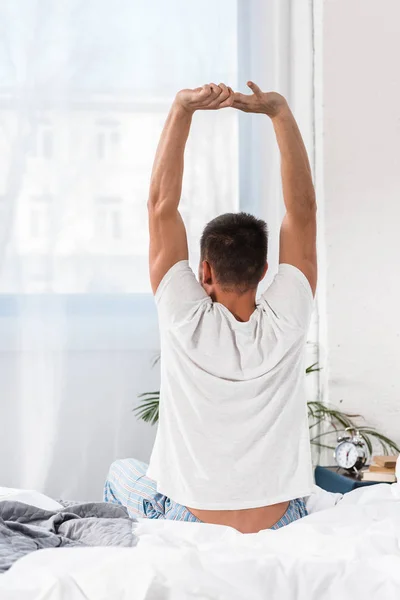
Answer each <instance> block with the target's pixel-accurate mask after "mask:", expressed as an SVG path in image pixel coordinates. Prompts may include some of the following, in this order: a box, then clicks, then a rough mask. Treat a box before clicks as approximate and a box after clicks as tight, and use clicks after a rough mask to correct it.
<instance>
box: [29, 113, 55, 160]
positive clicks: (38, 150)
mask: <svg viewBox="0 0 400 600" xmlns="http://www.w3.org/2000/svg"><path fill="white" fill-rule="evenodd" d="M53 146H54V140H53V129H52V126H51V124H50V121H48V120H45V121H39V123H38V124H37V126H36V131H34V132H33V139H32V148H31V156H33V157H35V158H44V159H46V160H49V159H51V158H53V154H54V148H53Z"/></svg>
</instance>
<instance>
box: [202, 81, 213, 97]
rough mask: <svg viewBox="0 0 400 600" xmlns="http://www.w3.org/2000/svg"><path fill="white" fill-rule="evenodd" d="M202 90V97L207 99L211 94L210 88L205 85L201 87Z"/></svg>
mask: <svg viewBox="0 0 400 600" xmlns="http://www.w3.org/2000/svg"><path fill="white" fill-rule="evenodd" d="M201 89H202V92H203V93H202V96H204V97H207V96H209V95H210V94H211V86H210V85H209V84H208V83H206V84H205V85H203V87H202V88H201Z"/></svg>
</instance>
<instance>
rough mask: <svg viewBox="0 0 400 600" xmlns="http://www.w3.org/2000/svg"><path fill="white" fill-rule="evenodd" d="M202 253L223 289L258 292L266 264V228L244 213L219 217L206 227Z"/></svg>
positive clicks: (259, 221)
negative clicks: (253, 289)
mask: <svg viewBox="0 0 400 600" xmlns="http://www.w3.org/2000/svg"><path fill="white" fill-rule="evenodd" d="M200 250H201V260H202V261H203V260H206V261H207V262H209V263H210V266H211V267H212V268H213V271H214V273H215V276H216V278H217V282H218V283H219V284H220V285H221V286H222V287H224V288H225V289H235V290H238V291H240V292H245V291H247V290H249V289H251V288H256V287H257V285H258V284H259V282H260V280H261V278H262V275H263V271H264V268H265V264H266V262H267V252H268V229H267V224H266V223H265V221H262V220H261V219H256V217H254V216H253V215H250V214H248V213H244V212H240V213H226V214H224V215H220V216H219V217H216V218H215V219H213V220H212V221H210V222H209V223H208V224H207V225H206V226H205V228H204V231H203V234H202V236H201V240H200Z"/></svg>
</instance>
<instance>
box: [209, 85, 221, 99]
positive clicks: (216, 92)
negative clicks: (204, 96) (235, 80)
mask: <svg viewBox="0 0 400 600" xmlns="http://www.w3.org/2000/svg"><path fill="white" fill-rule="evenodd" d="M210 88H211V91H212V95H213V99H214V100H215V99H216V98H218V96H220V95H221V93H222V90H221V88H220V87H219V85H217V84H216V83H210Z"/></svg>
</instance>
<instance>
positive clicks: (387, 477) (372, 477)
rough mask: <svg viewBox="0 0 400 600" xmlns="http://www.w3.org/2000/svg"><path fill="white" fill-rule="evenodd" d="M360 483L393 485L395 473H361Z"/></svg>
mask: <svg viewBox="0 0 400 600" xmlns="http://www.w3.org/2000/svg"><path fill="white" fill-rule="evenodd" d="M361 479H362V481H377V482H381V483H395V482H396V474H395V473H382V472H380V473H379V472H376V471H368V470H367V471H363V472H362V473H361Z"/></svg>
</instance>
